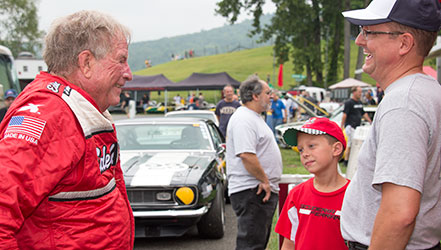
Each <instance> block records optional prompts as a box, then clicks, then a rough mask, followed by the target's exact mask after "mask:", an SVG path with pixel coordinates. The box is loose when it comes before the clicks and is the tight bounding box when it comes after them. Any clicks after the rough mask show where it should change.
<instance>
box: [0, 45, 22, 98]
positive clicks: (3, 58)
mask: <svg viewBox="0 0 441 250" xmlns="http://www.w3.org/2000/svg"><path fill="white" fill-rule="evenodd" d="M8 89H15V90H17V92H20V91H21V88H20V85H19V82H18V77H17V71H16V69H15V62H14V57H13V56H12V53H11V50H9V49H8V48H7V47H5V46H2V45H0V99H3V93H4V91H5V90H8ZM2 104H3V102H2ZM0 106H2V105H0Z"/></svg>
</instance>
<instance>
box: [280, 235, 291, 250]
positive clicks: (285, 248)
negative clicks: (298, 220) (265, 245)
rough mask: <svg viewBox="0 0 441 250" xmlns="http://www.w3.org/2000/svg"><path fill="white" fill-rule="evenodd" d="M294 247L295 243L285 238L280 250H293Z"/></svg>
mask: <svg viewBox="0 0 441 250" xmlns="http://www.w3.org/2000/svg"><path fill="white" fill-rule="evenodd" d="M294 247H295V246H294V242H293V241H292V240H290V239H287V238H283V244H282V248H281V249H280V250H292V249H294Z"/></svg>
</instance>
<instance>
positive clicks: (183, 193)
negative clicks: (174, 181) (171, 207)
mask: <svg viewBox="0 0 441 250" xmlns="http://www.w3.org/2000/svg"><path fill="white" fill-rule="evenodd" d="M176 197H178V199H179V200H180V201H182V202H183V203H184V204H185V205H188V204H191V203H192V202H193V201H194V192H193V190H192V189H191V188H189V187H181V188H179V189H178V191H176Z"/></svg>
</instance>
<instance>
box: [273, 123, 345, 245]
mask: <svg viewBox="0 0 441 250" xmlns="http://www.w3.org/2000/svg"><path fill="white" fill-rule="evenodd" d="M283 139H284V140H285V142H286V143H287V144H289V145H292V146H297V147H298V149H299V153H300V160H301V162H302V164H303V165H304V167H305V168H306V169H307V170H308V171H309V172H310V173H312V174H314V175H315V177H314V178H311V179H310V180H308V181H306V182H304V183H302V184H300V185H298V186H296V187H295V188H293V189H292V190H291V191H290V192H289V195H288V197H287V199H286V201H285V205H284V206H283V210H282V212H281V214H280V217H279V220H278V222H277V225H276V229H275V231H276V232H277V233H278V234H280V235H282V236H283V237H284V240H283V245H282V249H283V250H287V249H302V250H305V249H314V250H319V249H333V250H338V249H347V247H346V245H345V242H344V240H343V238H342V236H341V233H340V209H341V205H342V202H343V197H344V193H345V191H346V187H347V186H348V184H349V180H347V179H346V178H344V177H343V176H341V175H340V174H339V173H338V170H337V168H338V161H339V160H340V158H341V157H342V155H343V153H344V150H345V148H346V140H345V137H344V135H343V131H342V130H341V128H340V127H339V126H338V125H337V124H336V123H335V122H333V121H330V120H329V119H328V118H318V117H313V118H311V119H309V120H308V121H306V122H305V124H303V125H302V126H301V127H297V128H293V129H288V130H287V131H286V132H285V133H284V134H283Z"/></svg>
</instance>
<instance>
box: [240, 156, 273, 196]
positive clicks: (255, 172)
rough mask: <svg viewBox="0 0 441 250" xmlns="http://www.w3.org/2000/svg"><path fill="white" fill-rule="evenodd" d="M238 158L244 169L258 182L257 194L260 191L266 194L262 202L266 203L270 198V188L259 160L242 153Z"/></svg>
mask: <svg viewBox="0 0 441 250" xmlns="http://www.w3.org/2000/svg"><path fill="white" fill-rule="evenodd" d="M239 157H240V158H241V159H242V162H243V165H244V166H245V169H246V170H247V171H248V172H249V173H250V174H251V175H252V176H254V177H256V179H257V180H259V181H260V183H259V187H258V190H257V194H260V193H261V192H262V190H263V191H265V193H266V194H265V197H264V198H263V202H267V201H268V200H269V198H270V196H271V187H270V183H269V180H268V176H266V174H265V171H263V168H262V166H261V165H260V162H259V159H258V158H257V156H256V155H255V154H252V153H242V154H240V155H239Z"/></svg>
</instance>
